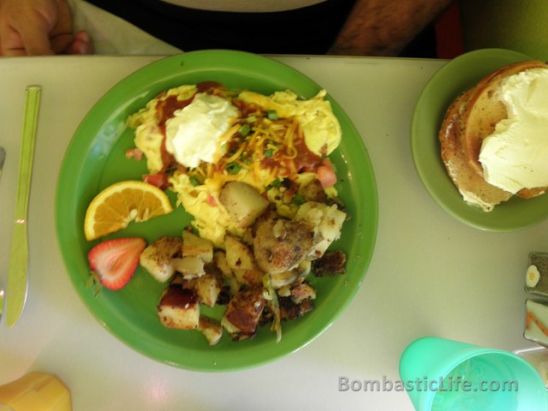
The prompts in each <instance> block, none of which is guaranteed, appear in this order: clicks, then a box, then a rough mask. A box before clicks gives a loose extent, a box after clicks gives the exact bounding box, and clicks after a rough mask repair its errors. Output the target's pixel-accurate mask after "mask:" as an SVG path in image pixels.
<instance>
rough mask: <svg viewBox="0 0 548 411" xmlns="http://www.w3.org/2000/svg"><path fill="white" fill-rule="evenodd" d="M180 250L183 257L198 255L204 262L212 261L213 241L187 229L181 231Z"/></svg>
mask: <svg viewBox="0 0 548 411" xmlns="http://www.w3.org/2000/svg"><path fill="white" fill-rule="evenodd" d="M182 251H183V257H199V258H201V259H202V260H204V262H206V263H210V262H211V261H213V243H212V242H211V241H209V240H206V239H204V238H200V237H198V236H196V235H194V234H192V233H191V232H190V231H188V230H184V231H183V247H182Z"/></svg>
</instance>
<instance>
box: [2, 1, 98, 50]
mask: <svg viewBox="0 0 548 411" xmlns="http://www.w3.org/2000/svg"><path fill="white" fill-rule="evenodd" d="M91 52H92V46H91V41H90V38H89V36H88V34H87V33H86V32H78V33H76V34H73V33H72V16H71V11H70V8H69V5H68V4H67V2H66V0H0V55H4V56H31V55H47V54H89V53H91Z"/></svg>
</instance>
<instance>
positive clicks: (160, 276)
mask: <svg viewBox="0 0 548 411" xmlns="http://www.w3.org/2000/svg"><path fill="white" fill-rule="evenodd" d="M181 244H182V239H181V238H179V237H160V238H159V239H158V240H156V241H154V242H153V243H152V244H150V245H149V246H148V247H147V248H145V249H144V250H143V252H142V253H141V256H140V258H139V263H140V264H141V265H142V266H143V268H144V269H145V270H147V271H148V272H149V273H150V275H152V276H153V277H154V278H155V279H156V280H158V281H160V282H165V281H167V280H168V279H169V278H170V277H171V276H172V275H173V273H174V271H175V269H174V268H173V265H172V263H171V260H172V258H173V257H174V256H175V255H177V254H178V253H180V251H181Z"/></svg>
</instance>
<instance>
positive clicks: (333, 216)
mask: <svg viewBox="0 0 548 411" xmlns="http://www.w3.org/2000/svg"><path fill="white" fill-rule="evenodd" d="M295 219H296V220H297V221H303V222H308V223H309V224H310V225H311V226H312V227H314V247H313V248H312V251H311V254H310V255H311V257H314V258H319V257H321V256H322V255H323V254H324V253H325V251H326V250H327V248H328V247H329V246H330V245H331V243H332V242H333V241H335V240H336V239H338V238H339V237H340V235H341V229H342V226H343V223H344V220H345V219H346V213H344V212H343V211H341V210H339V209H338V208H337V206H336V205H334V204H333V205H331V206H329V205H326V204H322V203H316V202H314V201H309V202H307V203H304V204H303V205H301V206H300V207H299V209H298V210H297V215H296V217H295Z"/></svg>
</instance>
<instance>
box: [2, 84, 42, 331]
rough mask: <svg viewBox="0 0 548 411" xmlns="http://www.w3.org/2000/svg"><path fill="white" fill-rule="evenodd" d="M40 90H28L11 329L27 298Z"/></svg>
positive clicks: (11, 276)
mask: <svg viewBox="0 0 548 411" xmlns="http://www.w3.org/2000/svg"><path fill="white" fill-rule="evenodd" d="M41 91H42V89H41V88H40V86H28V87H27V89H26V98H25V114H24V120H23V135H22V141H21V155H20V158H19V177H18V180H17V198H16V200H15V215H14V221H13V232H12V236H11V247H10V255H9V266H8V284H7V288H6V323H7V325H8V326H9V327H11V326H13V325H14V324H15V323H16V322H17V320H18V319H19V317H20V316H21V313H22V311H23V307H24V306H25V301H26V299H27V288H28V281H27V273H28V264H29V242H28V230H27V216H28V208H29V197H30V185H31V178H32V163H33V158H34V145H35V141H36V129H37V126H38V113H39V111H40V96H41Z"/></svg>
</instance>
